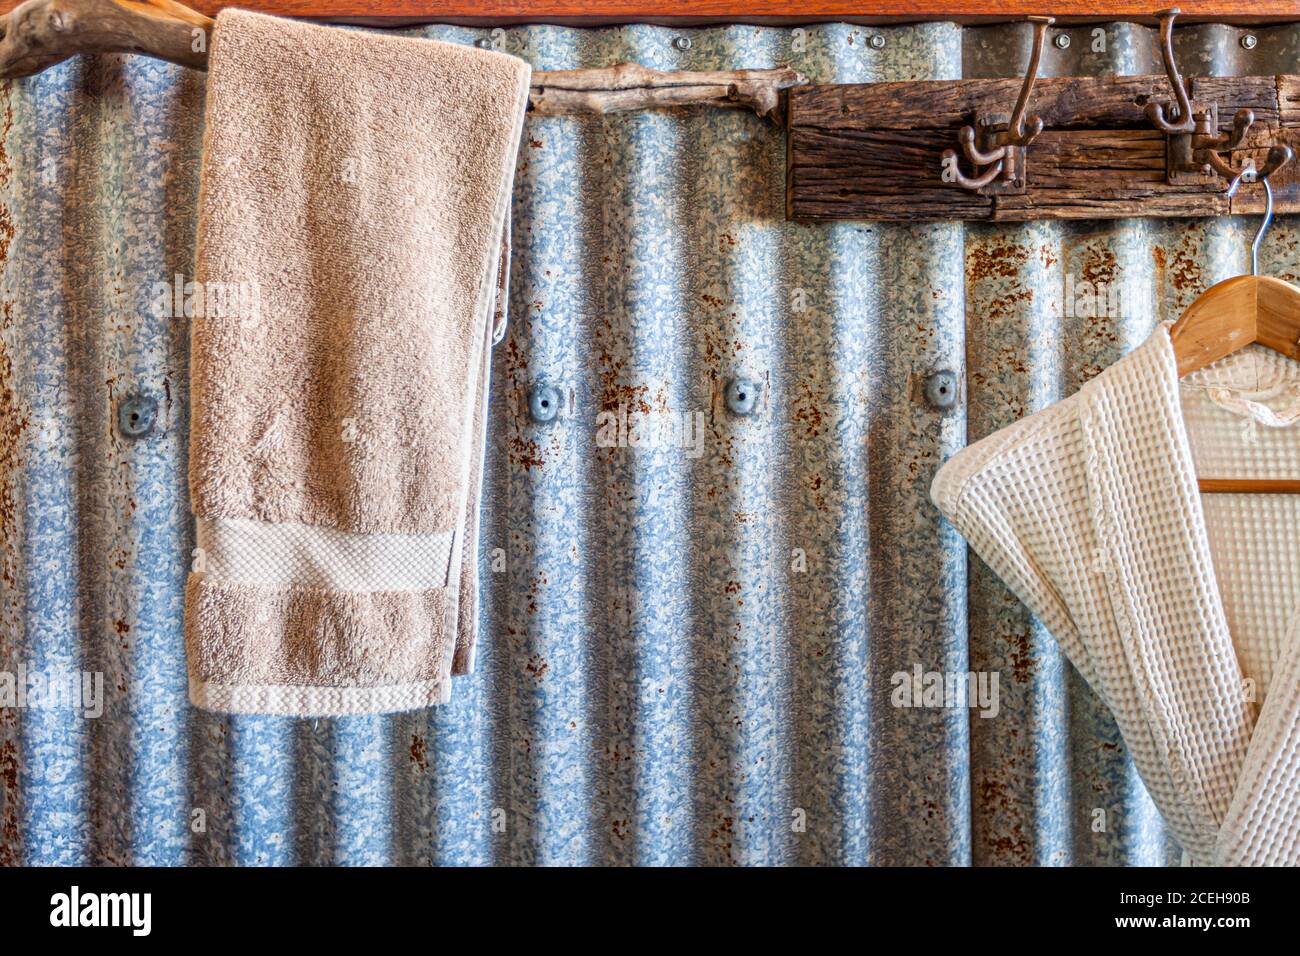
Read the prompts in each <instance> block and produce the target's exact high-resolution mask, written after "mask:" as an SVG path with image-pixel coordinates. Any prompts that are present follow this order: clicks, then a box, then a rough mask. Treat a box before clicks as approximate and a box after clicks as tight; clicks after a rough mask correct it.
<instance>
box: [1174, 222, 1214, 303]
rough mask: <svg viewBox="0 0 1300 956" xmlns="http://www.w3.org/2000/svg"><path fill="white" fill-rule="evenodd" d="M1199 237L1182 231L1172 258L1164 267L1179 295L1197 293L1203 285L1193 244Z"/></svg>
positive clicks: (1202, 274) (1202, 277)
mask: <svg viewBox="0 0 1300 956" xmlns="http://www.w3.org/2000/svg"><path fill="white" fill-rule="evenodd" d="M1198 239H1199V237H1197V236H1189V235H1188V234H1187V233H1183V234H1182V235H1181V236H1180V237H1179V239H1178V242H1177V244H1176V245H1175V246H1174V250H1173V260H1172V261H1171V262H1170V263H1169V264H1168V266H1167V267H1166V273H1165V274H1166V276H1167V278H1168V280H1169V283H1170V284H1171V285H1172V286H1173V287H1174V289H1175V291H1177V292H1178V293H1179V294H1180V297H1182V296H1184V295H1187V294H1189V293H1199V292H1200V291H1201V289H1202V287H1203V286H1204V285H1205V278H1204V273H1203V272H1202V270H1201V263H1200V262H1199V261H1198V260H1197V256H1196V250H1195V247H1194V244H1195V243H1197V242H1198Z"/></svg>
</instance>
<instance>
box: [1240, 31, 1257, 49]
mask: <svg viewBox="0 0 1300 956" xmlns="http://www.w3.org/2000/svg"><path fill="white" fill-rule="evenodd" d="M1258 45H1259V37H1257V36H1255V34H1253V33H1247V34H1246V35H1245V36H1243V37H1242V38H1241V48H1242V49H1243V50H1253V49H1255V47H1256V46H1258Z"/></svg>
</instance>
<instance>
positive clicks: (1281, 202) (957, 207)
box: [787, 76, 1300, 222]
mask: <svg viewBox="0 0 1300 956" xmlns="http://www.w3.org/2000/svg"><path fill="white" fill-rule="evenodd" d="M1019 87H1020V81H1019V80H959V81H933V82H915V83H872V84H854V85H835V86H805V87H800V88H797V89H793V90H791V91H790V94H789V95H790V100H789V110H788V117H789V120H788V122H789V126H788V131H789V148H788V156H789V170H788V181H787V186H788V195H787V210H788V213H789V215H790V217H791V218H793V219H796V220H802V221H808V222H828V221H835V220H846V219H847V220H879V221H896V222H937V221H944V220H954V219H958V220H985V221H1023V220H1031V219H1113V218H1121V217H1127V216H1214V215H1224V214H1228V213H1237V212H1255V211H1259V210H1260V209H1262V197H1261V195H1260V193H1261V190H1259V189H1258V188H1253V187H1251V186H1249V185H1243V186H1242V188H1241V189H1239V190H1238V191H1237V193H1236V196H1235V197H1234V198H1233V199H1231V200H1229V199H1228V197H1227V196H1226V195H1225V190H1226V187H1227V183H1226V182H1225V181H1224V180H1223V179H1222V178H1219V177H1216V176H1199V175H1193V176H1185V177H1183V178H1182V180H1181V181H1180V183H1179V184H1178V185H1171V184H1169V183H1168V182H1167V179H1166V137H1165V136H1164V134H1163V133H1160V132H1158V131H1157V130H1155V129H1153V128H1152V127H1151V125H1150V123H1149V122H1148V120H1147V119H1146V117H1145V115H1144V113H1143V110H1144V108H1145V106H1146V104H1147V103H1148V102H1151V101H1152V100H1156V101H1163V100H1167V99H1169V98H1170V94H1169V81H1168V80H1167V79H1166V78H1165V77H1164V76H1129V77H1049V78H1045V79H1041V80H1039V81H1038V83H1037V85H1036V86H1035V87H1034V93H1033V98H1032V100H1031V102H1030V109H1029V112H1030V113H1031V114H1034V115H1037V116H1041V117H1042V119H1043V122H1044V124H1045V126H1046V129H1045V131H1044V132H1043V133H1042V134H1041V135H1039V137H1038V138H1037V139H1036V140H1034V141H1033V143H1032V144H1031V145H1030V146H1029V149H1028V154H1027V158H1026V166H1027V176H1026V180H1027V188H1026V189H1025V190H1024V191H1023V192H1016V193H1014V194H1013V193H1009V192H1008V193H1006V194H995V195H991V196H985V195H979V194H976V193H972V192H968V191H966V190H964V189H962V188H961V187H960V186H958V185H957V184H956V183H951V182H945V181H944V180H943V176H942V165H941V159H940V157H941V156H942V154H943V151H944V150H946V149H950V148H955V147H956V145H957V142H958V140H957V132H958V130H959V129H960V128H961V127H962V126H963V125H966V124H969V123H972V122H973V120H974V117H975V115H976V114H977V113H978V114H990V113H1006V112H1008V111H1009V108H1010V104H1011V103H1013V102H1014V101H1015V97H1016V93H1017V91H1018V90H1019ZM1190 93H1191V96H1192V99H1193V101H1194V103H1196V104H1210V103H1213V104H1215V105H1216V106H1217V110H1218V116H1219V121H1220V125H1221V126H1223V127H1226V126H1228V125H1229V124H1230V123H1231V118H1232V115H1233V113H1234V112H1236V110H1238V109H1240V108H1243V107H1247V108H1250V109H1252V110H1253V111H1254V113H1255V117H1256V121H1255V123H1254V125H1253V126H1252V127H1251V128H1250V131H1249V133H1248V135H1247V136H1246V138H1245V139H1244V140H1243V141H1242V143H1241V144H1240V146H1239V147H1238V148H1236V149H1234V150H1232V151H1231V152H1230V153H1228V154H1225V157H1226V158H1227V159H1229V161H1230V162H1231V163H1232V165H1233V166H1234V167H1237V168H1240V167H1241V166H1242V165H1243V164H1244V163H1245V161H1246V160H1247V159H1252V160H1254V162H1255V165H1256V167H1262V166H1263V164H1264V158H1265V156H1266V155H1267V153H1268V148H1269V147H1270V146H1271V145H1273V144H1275V143H1282V144H1286V145H1290V146H1291V147H1292V148H1295V149H1300V77H1297V76H1278V77H1273V76H1247V77H1208V78H1198V79H1195V80H1193V81H1191V89H1190ZM1296 165H1297V164H1295V163H1292V164H1290V165H1288V166H1284V167H1283V168H1282V169H1280V170H1279V171H1278V172H1277V173H1275V174H1274V176H1273V177H1272V178H1271V182H1272V183H1273V186H1274V190H1275V192H1276V194H1277V209H1278V211H1279V212H1293V211H1300V171H1298V170H1297V168H1296Z"/></svg>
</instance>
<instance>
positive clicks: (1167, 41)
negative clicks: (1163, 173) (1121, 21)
mask: <svg viewBox="0 0 1300 956" xmlns="http://www.w3.org/2000/svg"><path fill="white" fill-rule="evenodd" d="M1181 12H1182V11H1180V10H1179V9H1178V8H1177V7H1170V8H1169V9H1168V10H1161V11H1160V12H1159V13H1158V14H1157V16H1158V17H1160V56H1161V58H1162V59H1163V60H1164V63H1165V73H1166V74H1168V76H1169V85H1170V86H1171V87H1172V88H1173V91H1174V102H1173V103H1148V104H1147V105H1146V109H1144V110H1143V113H1144V115H1145V116H1146V118H1147V120H1148V121H1149V122H1150V123H1151V125H1152V126H1154V127H1155V128H1156V129H1158V130H1160V132H1162V133H1164V134H1165V135H1166V136H1168V137H1169V140H1168V144H1167V149H1166V153H1167V156H1168V169H1167V174H1168V178H1169V181H1170V182H1171V183H1174V182H1177V181H1179V177H1180V175H1185V174H1190V175H1192V176H1209V175H1212V174H1214V173H1218V174H1219V175H1220V176H1222V177H1223V178H1224V179H1226V180H1227V181H1228V182H1229V183H1236V182H1237V181H1238V180H1239V179H1240V178H1241V176H1242V174H1243V172H1244V170H1242V169H1237V168H1235V167H1234V166H1233V165H1232V164H1231V163H1229V162H1228V161H1227V160H1225V159H1224V158H1223V157H1222V156H1220V155H1219V154H1220V153H1221V152H1227V151H1229V150H1233V149H1236V148H1237V147H1238V146H1240V145H1241V143H1242V141H1243V140H1244V139H1245V138H1246V133H1247V132H1249V130H1250V127H1251V126H1252V125H1253V124H1254V122H1255V113H1254V111H1252V110H1249V109H1244V108H1243V109H1239V110H1237V112H1236V113H1235V114H1233V117H1232V130H1231V132H1227V133H1220V132H1219V131H1218V110H1217V109H1216V108H1215V107H1213V106H1211V107H1208V108H1201V109H1197V108H1196V106H1194V105H1193V103H1192V101H1191V97H1190V96H1189V95H1188V92H1187V83H1186V81H1185V80H1184V79H1183V76H1182V74H1181V73H1179V72H1178V63H1177V62H1176V61H1175V59H1174V20H1176V19H1177V18H1178V15H1179V14H1180V13H1181Z"/></svg>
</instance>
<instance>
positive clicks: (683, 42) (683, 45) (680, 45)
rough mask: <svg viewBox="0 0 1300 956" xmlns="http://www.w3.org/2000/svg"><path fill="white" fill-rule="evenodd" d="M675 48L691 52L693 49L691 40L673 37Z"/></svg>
mask: <svg viewBox="0 0 1300 956" xmlns="http://www.w3.org/2000/svg"><path fill="white" fill-rule="evenodd" d="M673 46H674V47H676V48H677V49H678V50H689V49H690V48H691V38H690V37H673Z"/></svg>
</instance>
